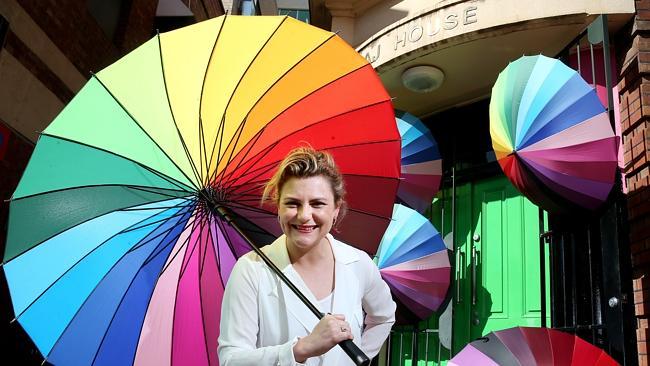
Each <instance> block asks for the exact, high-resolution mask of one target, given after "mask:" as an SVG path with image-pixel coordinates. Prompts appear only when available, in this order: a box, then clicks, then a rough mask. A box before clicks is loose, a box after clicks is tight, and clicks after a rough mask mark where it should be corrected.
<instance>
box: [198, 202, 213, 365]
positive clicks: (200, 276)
mask: <svg viewBox="0 0 650 366" xmlns="http://www.w3.org/2000/svg"><path fill="white" fill-rule="evenodd" d="M207 219H208V224H207V226H208V230H210V215H208V216H207ZM199 235H200V242H201V243H203V235H204V232H203V227H202V228H201V233H200V234H199ZM208 245H210V243H209V242H208V237H206V238H205V249H204V250H203V256H202V258H201V259H202V260H201V263H200V265H199V270H198V273H197V276H198V282H199V283H198V285H199V294H198V295H199V311H200V312H201V324H202V326H201V328H202V329H203V341H204V346H205V351H206V357H207V358H208V363H209V362H210V356H209V355H208V349H209V347H208V339H207V337H208V332H207V330H206V327H205V320H204V310H203V292H202V291H203V282H202V281H201V279H202V277H203V269H204V266H205V261H206V257H207V253H208Z"/></svg>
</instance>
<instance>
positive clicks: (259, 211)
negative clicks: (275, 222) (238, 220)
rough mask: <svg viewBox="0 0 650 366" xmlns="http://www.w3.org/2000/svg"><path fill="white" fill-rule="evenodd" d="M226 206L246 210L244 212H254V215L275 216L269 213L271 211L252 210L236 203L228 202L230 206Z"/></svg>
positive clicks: (252, 208)
mask: <svg viewBox="0 0 650 366" xmlns="http://www.w3.org/2000/svg"><path fill="white" fill-rule="evenodd" d="M228 206H229V207H233V208H237V209H242V210H246V211H249V212H255V213H261V214H268V215H272V216H275V214H274V213H273V212H271V211H268V210H265V209H263V208H254V207H252V206H248V205H242V204H240V203H238V202H236V201H232V202H230V205H228Z"/></svg>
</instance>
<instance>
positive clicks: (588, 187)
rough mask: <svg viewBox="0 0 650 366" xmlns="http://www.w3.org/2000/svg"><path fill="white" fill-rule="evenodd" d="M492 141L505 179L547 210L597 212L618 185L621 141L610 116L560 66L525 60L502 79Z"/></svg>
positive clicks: (576, 77)
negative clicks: (616, 134) (618, 148)
mask: <svg viewBox="0 0 650 366" xmlns="http://www.w3.org/2000/svg"><path fill="white" fill-rule="evenodd" d="M490 135H491V136H492V147H493V148H494V151H495V153H496V156H497V159H498V161H499V164H500V165H501V168H503V171H504V172H505V174H506V176H507V177H508V178H509V179H510V181H511V182H512V183H513V184H514V185H515V186H516V187H517V189H519V190H520V191H521V192H522V193H524V195H526V196H527V197H528V198H530V199H531V201H533V202H534V203H536V204H538V205H539V206H541V207H543V208H545V209H547V210H551V211H560V210H563V209H566V208H567V207H582V208H587V209H595V208H597V207H598V206H599V205H600V204H601V203H603V202H604V201H605V200H606V199H607V196H608V194H609V192H610V191H611V189H612V186H613V185H614V180H615V172H616V166H617V138H616V136H615V135H614V132H613V130H612V127H611V125H610V122H609V117H608V114H607V112H606V111H605V108H604V107H603V105H602V104H601V102H600V100H599V99H598V96H597V95H596V92H595V90H594V89H593V88H592V87H591V86H589V85H588V84H587V83H586V82H585V81H584V80H583V79H582V77H580V75H579V74H578V73H577V72H575V71H574V70H573V69H571V68H569V67H568V66H566V65H564V64H563V63H562V62H560V61H559V60H555V59H552V58H548V57H545V56H524V57H521V58H520V59H518V60H516V61H514V62H512V63H511V64H510V65H508V67H506V68H505V70H503V71H502V72H501V74H499V77H498V79H497V81H496V83H495V84H494V87H493V88H492V100H491V101H490Z"/></svg>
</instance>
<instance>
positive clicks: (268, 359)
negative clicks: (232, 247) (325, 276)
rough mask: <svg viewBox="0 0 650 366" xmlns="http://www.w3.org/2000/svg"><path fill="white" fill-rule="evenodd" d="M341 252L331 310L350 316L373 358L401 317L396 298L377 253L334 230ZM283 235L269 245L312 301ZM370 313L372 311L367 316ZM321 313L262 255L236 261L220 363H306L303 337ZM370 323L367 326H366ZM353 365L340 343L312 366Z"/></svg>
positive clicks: (336, 253) (336, 252)
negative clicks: (299, 358) (297, 352)
mask: <svg viewBox="0 0 650 366" xmlns="http://www.w3.org/2000/svg"><path fill="white" fill-rule="evenodd" d="M327 238H328V240H329V241H330V243H331V245H332V250H333V253H334V261H335V267H334V271H335V272H334V273H335V284H334V292H333V294H332V296H333V297H334V298H333V305H332V310H333V311H332V313H334V314H344V315H345V320H346V321H347V322H348V323H350V326H351V328H352V334H353V335H354V343H356V344H357V346H359V348H361V350H363V351H364V352H365V353H366V354H367V355H368V357H371V358H372V357H374V356H375V355H377V353H378V352H379V349H380V348H381V345H382V344H383V342H384V341H385V340H386V337H388V334H389V332H390V328H391V327H392V326H393V323H394V322H395V307H396V306H395V302H394V301H393V299H392V297H391V295H390V290H389V288H388V286H387V285H386V283H385V282H384V281H383V280H382V279H381V276H380V274H379V270H378V269H377V266H376V265H375V264H374V263H373V262H372V260H371V259H370V257H369V256H368V255H367V254H366V253H364V252H362V251H360V250H358V249H355V248H353V247H351V246H349V245H347V244H344V243H342V242H340V241H338V240H336V239H334V237H332V236H331V235H329V234H328V235H327ZM285 243H286V237H285V236H284V235H283V236H281V237H280V238H278V239H277V240H276V241H274V242H273V243H272V244H271V245H268V246H266V247H264V248H262V250H263V251H264V253H265V254H267V256H268V257H269V258H270V259H271V260H272V261H273V263H275V264H276V265H277V267H278V268H280V270H282V272H283V273H284V274H285V275H286V276H287V277H288V278H289V279H290V280H291V281H292V282H293V283H294V285H296V287H298V288H299V289H300V290H301V292H302V293H303V294H304V295H305V296H306V297H307V298H308V299H309V300H310V301H311V302H312V303H313V304H316V299H315V297H314V295H313V294H312V293H311V291H310V290H309V288H308V287H307V286H306V285H305V283H304V281H303V280H302V278H301V277H300V275H299V274H298V273H297V272H296V271H295V269H294V268H293V266H292V265H291V262H290V260H289V254H288V252H287V248H286V244H285ZM364 313H365V316H364ZM316 323H318V319H317V318H316V316H315V315H314V314H313V313H312V312H311V311H310V310H309V309H308V308H307V307H306V306H305V305H304V304H303V303H302V302H301V301H300V300H299V299H298V297H297V296H296V295H295V294H294V293H293V292H291V290H290V289H289V288H288V287H287V285H286V284H284V283H283V282H282V281H281V280H280V279H279V278H278V276H277V275H275V274H273V272H272V271H271V269H269V268H268V267H267V266H266V264H265V263H264V262H263V261H262V259H261V258H260V257H259V256H258V255H257V254H255V253H254V252H250V253H248V254H246V255H244V256H243V257H241V258H240V259H239V260H238V261H237V263H236V264H235V266H234V268H233V270H232V273H231V275H230V279H229V280H228V284H227V285H226V289H225V292H224V297H223V305H222V309H221V325H220V327H221V329H220V335H219V346H218V353H219V363H220V365H224V366H225V365H228V366H234V365H255V366H266V365H280V366H289V365H301V364H298V363H296V361H295V359H294V356H293V345H294V344H295V342H296V341H297V339H298V337H304V336H306V335H308V334H309V333H310V332H311V330H312V329H314V327H315V326H316ZM364 324H365V327H364ZM321 359H322V365H354V363H352V361H351V360H350V359H349V357H348V356H347V355H346V354H345V352H344V351H343V350H342V349H341V347H339V346H335V347H334V348H332V349H331V350H330V351H328V352H327V353H325V354H324V355H323V356H321V357H312V358H310V359H308V360H307V362H306V363H305V365H309V366H311V365H320V364H321Z"/></svg>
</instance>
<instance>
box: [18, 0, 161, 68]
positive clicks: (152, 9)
mask: <svg viewBox="0 0 650 366" xmlns="http://www.w3.org/2000/svg"><path fill="white" fill-rule="evenodd" d="M17 2H18V4H20V6H21V7H22V8H23V9H25V11H26V12H27V13H29V15H30V16H31V18H32V19H34V21H36V22H37V24H38V25H39V27H40V28H41V29H45V30H47V32H48V35H49V37H50V40H51V41H52V42H54V43H55V44H56V46H57V47H58V48H59V49H60V50H61V51H62V52H63V53H64V54H65V55H66V57H67V58H68V59H69V60H71V61H72V62H73V63H74V65H75V66H76V67H77V69H78V70H79V71H80V72H81V73H82V74H84V75H88V73H89V72H91V71H93V72H97V71H99V70H101V69H102V68H104V67H106V66H108V65H110V64H111V63H113V62H114V61H115V60H117V59H118V58H119V57H120V56H121V55H124V54H126V53H128V51H131V50H132V49H133V48H135V47H136V46H138V45H140V44H142V43H143V42H144V41H146V40H148V39H149V38H151V36H152V35H153V34H152V31H153V20H154V16H155V14H156V7H157V4H158V1H157V0H131V1H124V2H123V4H124V5H123V7H122V14H121V16H120V22H119V23H118V26H117V30H116V32H115V35H114V37H112V38H110V36H109V35H107V34H106V33H105V32H104V30H103V29H102V27H101V26H100V25H99V23H98V22H97V20H96V19H95V18H94V17H93V15H92V14H91V13H90V12H89V10H88V2H87V1H79V0H48V1H43V0H17Z"/></svg>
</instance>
